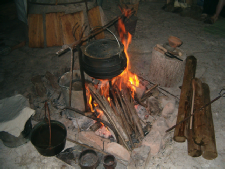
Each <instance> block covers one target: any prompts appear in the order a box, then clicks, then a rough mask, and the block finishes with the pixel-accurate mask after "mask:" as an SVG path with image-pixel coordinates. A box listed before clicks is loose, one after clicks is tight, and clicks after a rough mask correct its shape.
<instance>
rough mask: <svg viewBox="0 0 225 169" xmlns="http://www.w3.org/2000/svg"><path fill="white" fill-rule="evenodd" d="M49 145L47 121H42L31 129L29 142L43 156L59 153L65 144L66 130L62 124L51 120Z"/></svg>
mask: <svg viewBox="0 0 225 169" xmlns="http://www.w3.org/2000/svg"><path fill="white" fill-rule="evenodd" d="M51 133H52V135H51V136H52V137H51V146H49V136H50V135H49V123H48V122H45V121H42V122H40V123H38V124H37V125H35V126H34V128H33V130H32V131H31V143H32V144H33V145H34V147H35V148H36V149H37V151H38V152H39V153H40V154H41V155H43V156H54V155H56V154H58V153H60V152H61V151H62V150H63V149H64V147H65V144H66V136H67V131H66V127H65V126H64V124H62V123H60V122H58V121H55V120H51Z"/></svg>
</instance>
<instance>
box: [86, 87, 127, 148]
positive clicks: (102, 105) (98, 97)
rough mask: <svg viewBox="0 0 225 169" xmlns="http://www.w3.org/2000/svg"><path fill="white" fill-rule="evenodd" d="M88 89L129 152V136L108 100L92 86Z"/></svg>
mask: <svg viewBox="0 0 225 169" xmlns="http://www.w3.org/2000/svg"><path fill="white" fill-rule="evenodd" d="M88 88H89V89H90V92H91V94H92V96H93V98H94V99H95V101H96V102H97V103H98V105H99V106H100V108H101V109H102V110H103V112H104V113H105V114H106V116H107V118H108V120H109V121H110V123H111V124H112V125H113V126H114V128H115V129H116V131H117V133H118V135H119V136H120V138H121V139H122V141H123V144H124V145H125V146H126V148H127V149H128V150H130V148H129V146H128V145H127V141H129V138H128V135H127V134H126V132H125V130H124V129H123V128H122V126H120V124H119V122H118V119H117V117H116V115H115V113H114V112H113V110H112V108H111V107H110V105H109V103H108V102H107V100H106V98H105V97H104V96H101V95H100V94H99V93H98V92H97V90H96V89H95V87H94V86H93V85H92V84H88Z"/></svg>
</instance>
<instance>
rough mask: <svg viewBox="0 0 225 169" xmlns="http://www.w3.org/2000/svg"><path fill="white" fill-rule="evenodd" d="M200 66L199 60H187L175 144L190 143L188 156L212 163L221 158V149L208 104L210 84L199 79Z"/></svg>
mask: <svg viewBox="0 0 225 169" xmlns="http://www.w3.org/2000/svg"><path fill="white" fill-rule="evenodd" d="M196 64H197V60H196V59H195V57H193V56H190V57H188V58H187V62H186V67H185V72H184V78H183V85H182V89H181V94H180V102H179V109H178V116H177V125H176V127H175V130H174V140H175V141H177V142H184V141H185V140H186V139H187V144H188V155H190V156H192V157H199V156H201V155H202V157H203V158H205V159H207V160H212V159H215V158H216V157H217V149H216V141H215V132H214V125H213V119H212V111H211V106H210V104H208V103H210V91H209V86H208V85H207V84H206V83H202V82H201V80H200V79H198V78H195V70H196ZM205 105H207V106H205Z"/></svg>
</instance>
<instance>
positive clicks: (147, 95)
mask: <svg viewBox="0 0 225 169" xmlns="http://www.w3.org/2000/svg"><path fill="white" fill-rule="evenodd" d="M157 86H158V84H155V85H154V86H152V87H151V88H150V89H148V90H146V91H145V94H144V95H143V96H142V97H141V102H144V101H145V100H146V99H147V98H148V97H149V96H150V95H151V91H152V90H153V89H154V88H156V87H157Z"/></svg>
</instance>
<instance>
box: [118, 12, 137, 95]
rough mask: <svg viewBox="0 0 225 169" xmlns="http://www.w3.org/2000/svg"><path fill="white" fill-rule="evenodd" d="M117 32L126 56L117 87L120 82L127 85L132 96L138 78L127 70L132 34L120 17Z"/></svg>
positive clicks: (128, 67)
mask: <svg viewBox="0 0 225 169" xmlns="http://www.w3.org/2000/svg"><path fill="white" fill-rule="evenodd" d="M124 12H125V14H128V15H129V13H126V12H129V11H124ZM118 32H119V35H120V39H121V42H122V43H123V45H124V53H125V56H126V58H127V68H126V69H125V70H124V71H123V72H122V73H121V74H120V75H119V76H120V78H121V79H123V80H122V81H120V83H119V89H120V90H121V89H122V88H121V85H122V84H121V83H125V84H127V86H128V87H130V88H131V91H132V97H133V98H134V93H135V91H136V87H139V79H138V77H137V75H135V74H133V73H131V72H130V71H129V69H130V67H131V66H130V58H129V54H128V47H129V44H130V43H131V40H132V35H131V34H130V33H129V32H127V31H126V28H125V25H124V23H123V21H122V19H119V20H118ZM127 82H129V83H127Z"/></svg>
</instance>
